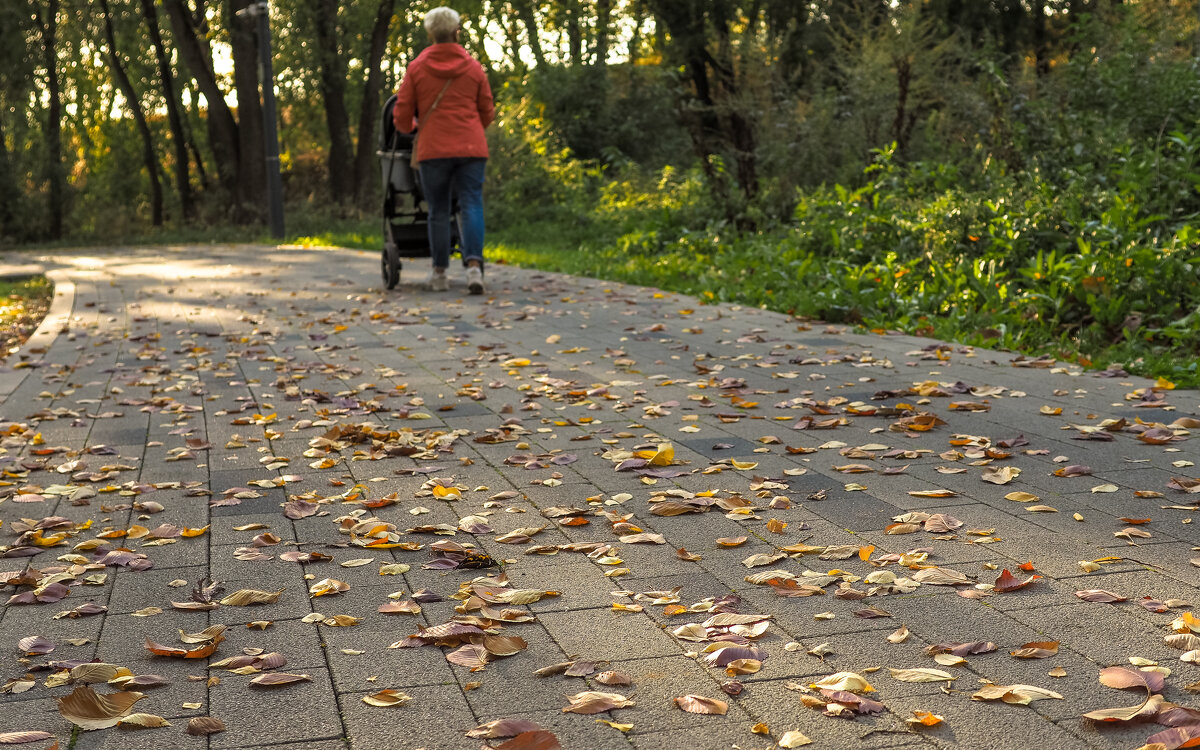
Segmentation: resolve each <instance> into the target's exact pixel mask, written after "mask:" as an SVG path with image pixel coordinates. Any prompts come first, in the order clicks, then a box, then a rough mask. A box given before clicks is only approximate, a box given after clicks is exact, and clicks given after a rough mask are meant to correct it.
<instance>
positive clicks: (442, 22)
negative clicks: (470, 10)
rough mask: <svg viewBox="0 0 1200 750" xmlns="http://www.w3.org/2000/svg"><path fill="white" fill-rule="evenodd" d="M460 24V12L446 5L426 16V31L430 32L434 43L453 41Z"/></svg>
mask: <svg viewBox="0 0 1200 750" xmlns="http://www.w3.org/2000/svg"><path fill="white" fill-rule="evenodd" d="M458 24H459V16H458V11H456V10H454V9H453V8H447V7H446V6H444V5H443V6H442V7H440V8H434V9H433V10H431V11H429V12H428V13H426V14H425V31H427V32H429V36H431V37H433V41H434V42H439V43H440V42H450V41H453V40H454V32H455V30H456V29H458Z"/></svg>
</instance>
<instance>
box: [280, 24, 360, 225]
mask: <svg viewBox="0 0 1200 750" xmlns="http://www.w3.org/2000/svg"><path fill="white" fill-rule="evenodd" d="M314 5H315V9H314V10H315V13H316V24H315V25H314V26H315V28H314V29H313V31H314V32H315V34H316V42H317V50H316V51H317V69H318V73H319V75H318V86H319V88H320V90H321V100H322V103H323V104H324V107H325V127H326V128H327V129H328V130H329V153H328V154H327V157H328V161H327V165H326V166H327V168H328V170H329V191H330V195H331V196H332V197H333V200H334V201H336V202H338V203H343V202H346V201H349V200H350V199H351V198H352V197H353V195H354V187H355V186H354V184H352V183H353V182H354V172H353V166H352V162H351V159H352V158H353V157H352V156H351V148H350V120H349V118H348V117H347V116H346V61H345V59H344V58H343V57H342V54H341V52H340V51H339V50H338V0H316V2H315V3H314ZM264 85H265V84H264Z"/></svg>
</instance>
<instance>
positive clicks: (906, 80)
mask: <svg viewBox="0 0 1200 750" xmlns="http://www.w3.org/2000/svg"><path fill="white" fill-rule="evenodd" d="M893 62H894V63H895V65H896V118H895V119H894V120H892V140H893V141H895V142H896V152H897V153H898V154H899V155H900V156H901V158H903V157H904V156H905V155H906V154H907V152H908V130H907V129H906V128H905V127H904V124H905V120H906V119H907V118H906V114H907V110H908V95H909V91H910V89H911V88H912V61H911V60H909V59H908V58H906V57H897V58H894V59H893Z"/></svg>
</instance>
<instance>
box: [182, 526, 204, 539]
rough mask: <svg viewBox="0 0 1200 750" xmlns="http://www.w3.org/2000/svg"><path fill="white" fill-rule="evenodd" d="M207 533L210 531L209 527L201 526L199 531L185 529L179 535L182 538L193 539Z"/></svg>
mask: <svg viewBox="0 0 1200 750" xmlns="http://www.w3.org/2000/svg"><path fill="white" fill-rule="evenodd" d="M207 531H208V526H201V527H200V528H198V529H190V528H187V527H184V529H183V531H181V532H179V533H180V535H182V536H186V537H193V536H202V535H204V534H205V533H206V532H207Z"/></svg>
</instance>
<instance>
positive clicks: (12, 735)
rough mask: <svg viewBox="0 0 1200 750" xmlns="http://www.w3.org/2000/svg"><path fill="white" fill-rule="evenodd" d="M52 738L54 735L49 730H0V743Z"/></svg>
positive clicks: (20, 742)
mask: <svg viewBox="0 0 1200 750" xmlns="http://www.w3.org/2000/svg"><path fill="white" fill-rule="evenodd" d="M52 739H54V735H52V734H50V733H49V732H41V731H31V732H0V745H23V744H25V743H28V742H41V741H42V740H52ZM56 747H57V745H56ZM50 750H53V748H50Z"/></svg>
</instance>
